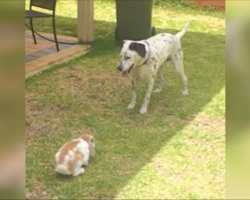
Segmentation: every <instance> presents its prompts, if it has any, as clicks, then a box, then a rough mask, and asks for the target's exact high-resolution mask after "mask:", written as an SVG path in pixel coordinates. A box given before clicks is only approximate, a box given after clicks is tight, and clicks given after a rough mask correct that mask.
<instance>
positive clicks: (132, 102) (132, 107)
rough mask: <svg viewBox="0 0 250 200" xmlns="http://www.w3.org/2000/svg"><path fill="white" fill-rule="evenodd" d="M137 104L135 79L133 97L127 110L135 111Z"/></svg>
mask: <svg viewBox="0 0 250 200" xmlns="http://www.w3.org/2000/svg"><path fill="white" fill-rule="evenodd" d="M135 104H136V79H135V78H133V80H132V95H131V101H130V103H129V105H128V107H127V109H129V110H132V109H134V107H135Z"/></svg>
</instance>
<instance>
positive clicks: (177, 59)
mask: <svg viewBox="0 0 250 200" xmlns="http://www.w3.org/2000/svg"><path fill="white" fill-rule="evenodd" d="M172 62H173V64H174V67H175V69H176V71H177V72H178V73H179V74H180V76H181V78H182V81H183V85H184V89H183V90H182V95H183V96H187V95H188V94H189V91H188V79H187V76H186V74H185V71H184V66H183V52H182V51H178V52H176V53H174V54H173V55H172Z"/></svg>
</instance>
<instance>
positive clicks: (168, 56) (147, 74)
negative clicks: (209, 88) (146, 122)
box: [118, 21, 189, 114]
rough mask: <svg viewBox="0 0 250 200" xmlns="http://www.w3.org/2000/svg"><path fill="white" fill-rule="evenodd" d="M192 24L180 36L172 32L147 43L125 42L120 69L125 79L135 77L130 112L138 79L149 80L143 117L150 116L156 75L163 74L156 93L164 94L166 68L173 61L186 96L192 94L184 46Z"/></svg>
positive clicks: (133, 78)
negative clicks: (186, 73) (144, 115)
mask: <svg viewBox="0 0 250 200" xmlns="http://www.w3.org/2000/svg"><path fill="white" fill-rule="evenodd" d="M188 26H189V21H187V22H186V24H185V25H184V27H183V28H182V30H181V31H180V32H178V33H177V34H176V35H172V34H169V33H161V34H157V35H155V36H153V37H150V38H149V39H147V40H141V41H132V40H124V43H123V46H122V49H121V53H120V57H121V62H120V64H119V66H118V70H120V71H121V72H122V73H123V75H124V76H126V75H128V74H131V75H132V96H131V101H130V103H129V105H128V107H127V108H128V109H134V107H135V104H136V83H137V80H138V79H141V78H143V79H146V80H147V82H148V88H147V92H146V96H145V98H144V103H143V105H142V107H141V109H140V114H145V113H147V108H148V104H149V100H150V96H151V93H152V90H153V87H154V82H155V78H156V75H157V73H158V71H159V73H160V74H159V75H160V81H159V86H158V88H157V89H156V90H155V91H154V92H155V93H160V92H161V91H162V88H163V82H164V76H163V70H162V69H163V67H162V66H164V65H165V64H166V63H167V62H168V61H172V63H173V64H174V67H175V69H176V71H177V72H178V73H179V74H180V76H181V78H182V80H183V84H184V89H183V91H182V95H184V96H186V95H188V94H189V92H188V80H187V76H186V75H185V72H184V66H183V51H182V47H181V41H180V40H181V38H182V36H183V35H184V34H185V33H186V31H187V28H188Z"/></svg>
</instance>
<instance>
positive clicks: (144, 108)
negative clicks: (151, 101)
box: [140, 107, 147, 115]
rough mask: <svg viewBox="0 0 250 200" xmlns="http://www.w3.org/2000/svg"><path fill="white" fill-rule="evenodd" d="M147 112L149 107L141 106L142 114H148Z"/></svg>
mask: <svg viewBox="0 0 250 200" xmlns="http://www.w3.org/2000/svg"><path fill="white" fill-rule="evenodd" d="M146 113H147V108H146V107H141V109H140V114H142V115H143V114H146Z"/></svg>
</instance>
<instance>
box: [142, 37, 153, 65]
mask: <svg viewBox="0 0 250 200" xmlns="http://www.w3.org/2000/svg"><path fill="white" fill-rule="evenodd" d="M144 42H145V43H146V44H147V46H148V57H147V59H146V60H145V61H144V62H143V63H142V65H146V64H147V62H148V60H149V57H150V54H151V49H150V44H149V43H148V42H147V41H146V40H145V41H144Z"/></svg>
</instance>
